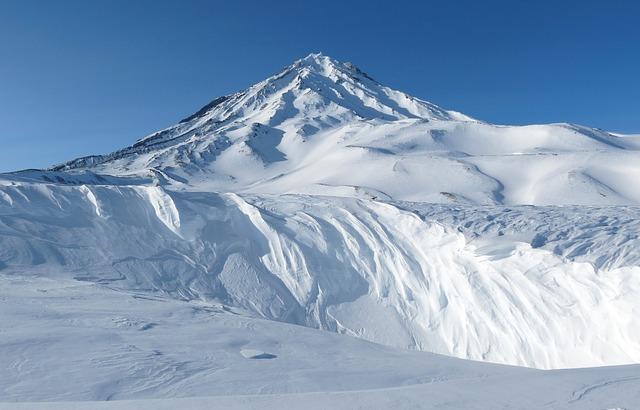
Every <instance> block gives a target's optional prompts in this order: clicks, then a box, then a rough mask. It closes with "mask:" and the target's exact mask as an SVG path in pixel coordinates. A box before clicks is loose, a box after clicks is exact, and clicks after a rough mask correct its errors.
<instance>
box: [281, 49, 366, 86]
mask: <svg viewBox="0 0 640 410" xmlns="http://www.w3.org/2000/svg"><path fill="white" fill-rule="evenodd" d="M290 67H292V68H298V69H307V70H309V71H310V72H313V73H315V74H319V75H321V76H324V77H328V78H332V79H337V77H336V76H335V75H332V74H337V73H342V74H348V75H349V76H350V77H351V78H352V79H354V80H356V81H361V80H362V79H363V78H366V79H368V80H370V81H373V82H377V81H375V80H374V79H373V78H371V76H369V75H368V74H367V73H365V72H364V71H363V70H361V69H359V68H358V67H357V66H356V65H355V64H353V63H351V62H340V61H338V60H336V59H334V58H332V57H330V56H328V55H325V54H323V53H311V54H309V55H307V56H306V57H303V58H301V59H298V60H296V61H295V62H294V63H293V64H292V65H291V66H290Z"/></svg>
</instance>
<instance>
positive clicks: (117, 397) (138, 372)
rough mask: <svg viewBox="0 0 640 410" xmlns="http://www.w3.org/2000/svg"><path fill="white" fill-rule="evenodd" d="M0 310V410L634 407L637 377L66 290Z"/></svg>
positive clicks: (56, 284) (23, 282)
mask: <svg viewBox="0 0 640 410" xmlns="http://www.w3.org/2000/svg"><path fill="white" fill-rule="evenodd" d="M0 301H1V303H2V309H0V322H1V323H3V332H2V344H1V345H0V349H1V350H0V353H1V354H0V366H1V367H2V369H4V371H3V372H2V373H0V391H1V392H2V400H1V401H4V402H5V403H0V409H3V410H4V409H7V410H8V409H11V410H14V409H18V410H19V409H47V410H51V409H56V410H58V409H65V410H70V409H117V410H123V409H173V408H189V409H209V408H212V407H214V408H231V409H235V408H274V409H275V408H279V409H281V408H295V407H301V406H304V407H305V408H312V409H316V408H317V409H321V408H345V409H346V408H349V409H352V408H392V407H394V408H451V409H459V408H465V409H487V408H503V407H508V408H518V409H543V408H549V409H585V408H590V409H612V408H627V409H632V408H636V407H637V405H638V403H640V366H622V367H601V368H594V369H576V370H559V371H541V370H533V369H525V368H516V367H508V366H500V365H491V364H486V363H479V362H472V361H466V360H459V359H454V358H449V357H445V356H439V355H434V354H430V353H424V352H412V351H407V350H396V349H392V348H387V347H383V346H380V345H377V344H372V343H368V342H365V341H363V340H360V339H356V338H352V337H349V336H345V335H337V334H332V333H329V332H322V331H318V330H313V329H308V328H305V327H300V326H293V325H289V324H285V323H278V322H274V321H268V320H263V319H257V318H253V317H251V316H249V315H247V314H246V313H244V312H242V311H239V310H237V309H235V308H229V307H227V306H224V305H220V304H210V303H202V302H183V301H177V300H175V299H173V298H167V297H162V296H159V295H154V294H149V293H146V292H131V291H128V292H125V291H119V290H115V289H111V288H110V287H108V286H104V285H96V284H91V283H87V282H79V281H74V280H61V279H57V280H51V279H46V278H33V277H18V276H14V277H10V278H8V277H2V278H0ZM96 400H97V401H96ZM105 400H109V401H105ZM131 400H133V401H131ZM15 401H30V403H16V402H15ZM9 402H11V403H9ZM37 402H44V403H37Z"/></svg>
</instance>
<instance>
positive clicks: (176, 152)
mask: <svg viewBox="0 0 640 410" xmlns="http://www.w3.org/2000/svg"><path fill="white" fill-rule="evenodd" d="M54 169H55V170H58V171H61V170H66V171H71V172H73V173H79V172H80V173H82V172H86V171H91V172H94V173H97V174H106V175H111V176H114V175H117V176H120V177H124V176H129V177H131V176H135V177H138V178H151V179H153V180H156V181H158V182H159V183H161V184H163V185H171V186H172V189H188V190H198V191H203V190H204V191H219V192H236V193H273V194H282V193H298V194H324V195H333V196H358V197H365V198H366V197H369V198H371V197H373V198H378V199H396V200H407V201H421V202H425V201H426V202H444V203H447V202H456V203H474V204H510V205H513V204H533V205H563V204H572V205H576V204H583V205H605V204H617V205H624V204H627V205H628V204H638V203H640V191H639V190H638V189H637V188H636V186H637V182H638V181H639V180H640V139H639V138H638V137H637V136H623V135H620V134H612V133H608V132H605V131H602V130H597V129H592V128H587V127H582V126H578V125H573V124H552V125H530V126H522V127H514V126H499V125H492V124H487V123H484V122H480V121H477V120H474V119H472V118H470V117H468V116H465V115H463V114H460V113H457V112H454V111H447V110H445V109H442V108H440V107H438V106H436V105H434V104H431V103H429V102H426V101H422V100H420V99H418V98H415V97H412V96H409V95H407V94H405V93H402V92H400V91H396V90H393V89H391V88H388V87H385V86H383V85H381V84H379V83H378V82H376V81H375V80H373V79H372V78H371V77H369V76H368V75H367V74H365V73H364V72H362V71H361V70H359V69H358V68H356V67H355V66H353V65H352V64H349V63H346V64H343V63H340V62H338V61H335V60H333V59H331V58H330V57H327V56H323V55H321V54H311V55H309V56H307V57H306V58H304V59H301V60H298V61H296V62H295V63H294V64H293V65H291V66H289V67H286V68H285V69H284V70H283V71H282V72H280V73H278V74H277V75H275V76H273V77H270V78H268V79H267V80H265V81H262V82H260V83H258V84H256V85H254V86H252V87H250V88H248V89H246V90H244V91H241V92H238V93H235V94H231V95H227V96H223V97H220V98H218V99H216V100H214V101H212V102H211V103H210V104H208V105H207V106H205V107H203V109H201V110H200V111H199V112H197V113H196V114H194V115H193V116H190V117H188V118H186V119H185V120H183V121H181V122H180V123H179V124H177V125H175V126H173V127H169V128H167V129H165V130H162V131H159V132H156V133H154V134H152V135H150V136H148V137H145V138H143V139H141V140H140V141H138V142H137V143H135V144H134V145H132V146H131V147H128V148H125V149H123V150H120V151H117V152H114V153H112V154H109V155H103V156H92V157H86V158H80V159H77V160H74V161H71V162H69V163H66V164H63V165H60V166H57V167H55V168H54ZM70 178H71V177H70Z"/></svg>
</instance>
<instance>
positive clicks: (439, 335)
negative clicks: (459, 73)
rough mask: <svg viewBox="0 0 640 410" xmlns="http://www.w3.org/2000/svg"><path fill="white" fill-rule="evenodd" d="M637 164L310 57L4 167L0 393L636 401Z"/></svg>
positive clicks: (381, 401) (193, 403) (609, 140)
mask: <svg viewBox="0 0 640 410" xmlns="http://www.w3.org/2000/svg"><path fill="white" fill-rule="evenodd" d="M639 160H640V139H639V137H638V136H625V135H621V134H615V133H608V132H605V131H602V130H597V129H591V128H587V127H582V126H578V125H572V124H552V125H532V126H519V127H515V126H497V125H491V124H487V123H484V122H481V121H478V120H475V119H473V118H471V117H468V116H465V115H463V114H460V113H457V112H455V111H449V110H445V109H442V108H440V107H438V106H436V105H434V104H431V103H429V102H426V101H422V100H420V99H417V98H415V97H411V96H408V95H406V94H404V93H402V92H399V91H395V90H392V89H390V88H388V87H385V86H383V85H381V84H379V83H378V82H376V81H375V80H373V79H372V78H371V77H370V76H368V75H367V74H366V73H364V72H363V71H361V70H360V69H358V68H356V67H355V66H353V65H352V64H349V63H340V62H337V61H335V60H333V59H331V58H329V57H327V56H323V55H321V54H312V55H309V56H308V57H306V58H304V59H301V60H298V61H297V62H295V63H294V64H293V65H291V66H289V67H287V68H285V69H284V70H283V71H282V72H281V73H279V74H277V75H275V76H273V77H270V78H268V79H267V80H265V81H263V82H260V83H258V84H256V85H254V86H252V87H250V88H248V89H247V90H244V91H241V92H238V93H235V94H231V95H228V96H223V97H220V98H218V99H216V100H214V101H212V102H211V103H210V104H208V105H207V106H205V107H203V109H201V110H200V111H198V112H197V113H196V114H194V115H193V116H190V117H188V118H186V119H185V120H183V121H181V122H180V123H179V124H177V125H175V126H173V127H170V128H167V129H166V130H163V131H160V132H157V133H154V134H152V135H150V136H148V137H145V138H143V139H141V140H140V141H138V142H137V143H135V144H134V145H132V146H131V147H128V148H125V149H123V150H120V151H117V152H114V153H112V154H108V155H101V156H92V157H85V158H80V159H77V160H73V161H70V162H68V163H66V164H62V165H59V166H56V167H53V168H52V169H49V170H25V171H20V172H15V173H10V174H3V175H0V323H2V325H1V327H0V364H1V365H2V367H1V368H3V369H6V371H4V372H3V373H0V402H3V401H4V402H12V403H11V404H7V406H9V407H6V408H11V409H13V408H18V409H19V408H36V409H38V408H42V409H61V408H64V409H68V408H78V409H80V408H109V409H110V408H118V409H124V408H136V409H147V408H148V409H150V408H154V409H155V408H177V407H180V408H211V407H212V406H214V407H225V408H251V407H255V408H282V407H300V406H301V405H304V406H305V407H310V408H357V407H358V406H359V407H362V408H372V407H376V408H389V407H399V408H408V407H414V408H482V409H486V408H554V409H560V408H598V409H606V408H627V409H630V408H635V407H638V406H639V405H640V397H639V396H638V393H637V392H638V391H640V389H639V388H638V387H640V384H638V383H639V380H640V378H639V377H638V374H639V369H638V365H629V364H633V363H638V362H640V207H638V205H639V203H640V190H638V189H637V185H638V181H640V161H639ZM321 330H325V331H328V332H323V331H321ZM372 342H373V343H372ZM434 353H436V354H434ZM438 354H442V355H447V356H455V357H457V358H454V357H446V356H440V355H438ZM460 359H471V360H477V361H483V362H493V363H497V364H490V363H479V362H474V361H471V360H460ZM505 365H518V366H526V367H533V368H538V369H560V368H577V367H586V366H612V365H629V366H618V367H594V368H590V369H574V370H553V371H546V370H545V371H542V370H535V369H527V368H523V367H521V368H515V367H510V366H505ZM425 397H429V398H430V401H428V402H426V401H425ZM133 399H135V400H133ZM139 399H144V400H139ZM149 399H162V400H149ZM87 400H89V401H88V402H84V403H83V402H82V401H87ZM108 400H117V402H116V404H115V405H113V404H111V403H108V402H106V401H108ZM129 400H131V401H129ZM103 401H104V402H103ZM15 402H29V403H23V404H18V403H15ZM35 402H43V403H40V404H37V403H35ZM3 406H4V405H3V404H0V408H4V407H3ZM163 406H164V407H163ZM314 406H315V407H314Z"/></svg>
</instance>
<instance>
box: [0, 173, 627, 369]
mask: <svg viewBox="0 0 640 410" xmlns="http://www.w3.org/2000/svg"><path fill="white" fill-rule="evenodd" d="M89 189H90V190H89ZM1 192H3V196H2V197H3V198H5V199H4V201H2V202H0V228H1V229H2V231H1V232H2V235H1V236H0V258H1V259H2V261H3V264H4V266H3V272H4V273H5V274H9V275H11V274H13V273H16V274H17V273H22V272H25V271H26V272H32V273H33V274H44V272H46V275H47V276H52V275H56V276H62V277H65V278H68V279H71V278H76V279H80V280H92V281H100V282H103V283H107V282H108V283H110V286H114V287H117V288H121V289H136V290H140V291H142V290H151V291H154V292H159V293H161V294H165V295H170V296H174V297H177V298H181V299H187V300H205V301H213V300H218V301H224V302H225V303H228V304H230V305H233V306H238V307H242V308H243V309H246V310H248V311H251V312H253V313H254V314H256V315H259V316H261V317H265V318H269V319H275V320H278V321H285V322H289V323H295V324H300V325H306V326H311V327H315V328H320V329H327V330H331V331H335V332H340V333H346V334H350V335H354V336H358V337H361V338H364V339H367V340H371V341H375V342H379V343H382V344H386V345H390V346H395V347H402V348H410V349H419V350H426V351H432V352H436V353H443V354H449V355H454V356H458V357H462V358H469V359H476V360H486V361H491V362H499V363H507V364H516V365H525V366H532V367H539V368H560V367H579V366H595V365H606V364H625V363H632V362H636V361H639V360H640V334H638V329H640V322H639V319H638V318H639V316H638V315H636V314H635V312H637V311H638V309H640V302H639V301H640V299H639V298H638V295H639V294H640V267H638V255H639V254H640V252H639V251H638V246H637V245H638V237H637V234H636V233H637V232H638V220H639V219H638V218H637V217H638V215H637V213H638V210H637V209H636V208H632V209H627V208H590V209H588V210H586V211H585V210H581V209H576V208H574V209H571V210H570V211H567V210H566V209H565V208H555V207H547V208H537V209H535V210H530V209H527V208H518V207H516V208H515V209H512V210H509V212H506V211H505V210H496V209H495V208H477V207H475V208H465V207H461V208H460V209H457V210H456V209H444V207H445V206H442V205H441V206H427V205H421V204H412V203H404V204H392V203H384V202H377V201H373V200H357V199H349V198H331V197H317V196H314V197H312V196H277V197H269V196H257V197H251V196H240V195H237V194H232V193H229V194H213V193H194V192H181V193H179V192H170V191H165V190H163V189H162V188H160V187H155V186H152V187H119V186H117V187H112V186H92V187H90V188H89V187H87V186H59V185H41V184H25V185H17V186H7V187H3V188H1ZM88 193H90V194H88ZM411 207H413V208H417V209H411ZM465 211H466V213H465ZM27 215H30V216H31V217H28V218H27V217H25V216H27ZM35 215H37V218H34V216H35ZM489 215H491V217H490V218H489V219H488V216H489ZM598 215H599V216H598ZM622 215H624V216H625V217H624V218H621V216H622ZM595 217H597V218H598V219H597V220H596V221H595V223H594V218H595ZM438 220H439V221H438ZM532 221H533V223H534V224H535V225H533V226H530V224H531V223H532ZM603 226H606V228H603ZM461 227H462V228H461ZM563 227H564V228H565V229H566V231H565V233H564V234H562V232H563V231H562V229H563ZM460 231H462V232H460ZM534 232H535V235H534ZM558 233H560V235H558ZM545 235H548V236H545ZM554 235H556V236H554ZM585 237H586V239H585ZM611 244H617V246H615V247H611V246H610V245H611Z"/></svg>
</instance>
